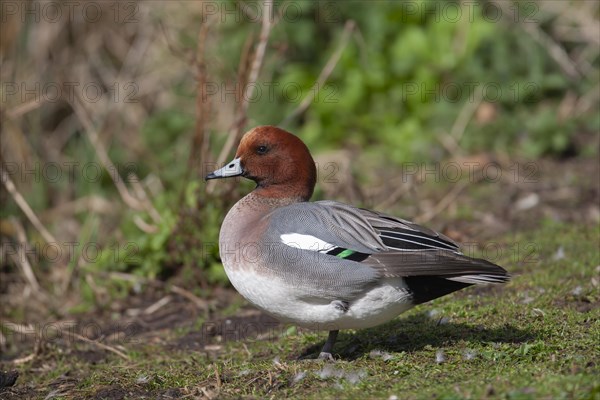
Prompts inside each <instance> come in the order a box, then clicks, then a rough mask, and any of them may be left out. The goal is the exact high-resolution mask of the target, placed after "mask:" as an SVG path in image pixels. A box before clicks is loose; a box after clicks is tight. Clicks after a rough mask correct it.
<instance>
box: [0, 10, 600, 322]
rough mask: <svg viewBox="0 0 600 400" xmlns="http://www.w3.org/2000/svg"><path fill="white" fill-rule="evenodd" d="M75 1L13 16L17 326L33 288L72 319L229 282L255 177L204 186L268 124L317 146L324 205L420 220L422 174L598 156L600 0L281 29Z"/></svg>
mask: <svg viewBox="0 0 600 400" xmlns="http://www.w3.org/2000/svg"><path fill="white" fill-rule="evenodd" d="M53 3H55V4H59V3H61V2H53ZM88 3H91V4H94V6H93V7H91V6H90V7H88V8H87V9H86V8H85V7H84V5H85V4H88ZM78 4H79V5H78V6H75V7H74V8H73V10H72V11H73V12H72V15H68V14H67V8H63V9H62V15H60V16H58V14H56V13H55V10H53V9H50V8H47V7H48V3H46V2H37V1H23V2H12V3H11V2H5V3H3V6H2V32H1V33H2V35H1V36H2V37H1V42H0V43H1V49H0V50H1V55H0V57H1V67H2V70H1V78H2V88H1V95H2V108H1V122H0V123H1V135H2V137H1V138H2V151H1V157H2V160H1V161H2V166H3V185H2V189H1V190H2V191H1V192H0V200H1V202H2V209H1V211H0V218H1V235H2V260H1V265H0V277H1V279H2V282H1V284H0V290H1V291H2V292H3V295H2V297H3V299H2V302H3V304H7V305H8V306H9V307H7V308H8V309H11V310H12V311H14V313H16V315H18V313H19V310H24V309H25V306H24V302H23V301H22V299H23V296H24V297H26V298H28V299H30V300H31V301H30V302H29V303H28V304H29V306H31V305H36V306H40V305H42V306H43V308H44V309H50V310H51V311H52V312H55V313H57V314H64V313H71V312H75V311H85V310H88V309H90V308H94V307H100V308H102V307H107V306H108V304H109V303H110V299H112V298H114V296H115V295H122V296H125V295H127V294H129V293H130V292H131V291H139V290H141V288H142V287H143V284H145V283H146V282H151V281H152V282H154V280H156V279H160V280H164V279H170V280H171V281H172V282H176V283H178V284H181V285H182V286H184V287H188V288H194V289H193V292H194V293H195V294H196V295H199V296H204V295H208V294H209V293H210V290H211V288H213V287H215V286H219V285H224V284H226V277H225V276H224V273H223V270H222V267H221V265H220V261H219V257H218V247H217V245H216V243H217V241H218V232H219V227H220V223H221V221H222V218H223V217H224V215H225V213H226V211H227V210H228V208H229V207H230V206H231V205H232V204H233V202H235V201H236V200H237V199H238V198H239V197H240V196H241V195H242V194H243V193H246V192H247V191H248V190H249V189H250V188H251V187H252V185H251V184H249V183H243V182H225V183H222V184H219V185H216V186H214V187H209V190H206V189H207V187H206V185H205V183H204V182H203V181H202V180H201V179H202V177H203V176H204V175H205V174H206V173H207V172H209V171H211V170H212V169H215V168H216V167H217V165H218V164H219V163H220V162H223V161H227V160H229V158H230V157H231V156H232V155H233V151H234V149H235V147H236V146H235V144H236V142H237V140H239V136H240V133H243V131H245V130H247V129H249V128H251V127H253V126H256V125H261V124H270V125H280V126H282V127H284V128H286V129H288V130H290V131H291V132H294V133H296V134H297V135H299V136H300V137H301V138H302V139H303V140H304V141H305V142H306V143H307V145H308V146H309V148H310V149H311V150H312V152H313V154H314V155H315V158H316V161H317V163H318V164H319V173H320V178H319V183H318V185H319V186H318V189H317V192H316V195H315V197H316V198H325V197H327V198H334V199H337V200H342V201H350V202H353V203H354V204H357V205H363V206H369V207H378V208H379V209H381V210H382V211H387V212H390V213H397V214H399V215H401V216H403V217H406V218H412V217H414V216H415V214H417V216H418V215H419V214H423V213H424V214H425V215H431V214H428V210H427V207H426V206H415V205H414V203H421V204H425V205H426V204H427V203H426V201H425V200H423V197H424V196H423V194H421V195H419V194H416V192H415V191H414V190H413V189H414V187H411V188H408V189H406V188H404V186H403V184H404V183H406V182H405V180H404V179H401V178H400V177H402V176H403V175H402V174H403V170H405V169H406V166H407V165H414V163H417V165H421V164H420V163H427V164H432V165H435V164H436V163H444V162H449V161H452V160H454V161H456V160H463V161H464V160H487V161H482V162H489V161H490V160H493V161H494V162H497V163H499V164H500V165H502V166H503V167H506V168H508V167H509V166H510V164H511V162H514V161H515V160H517V161H519V162H526V161H527V160H539V159H542V158H543V159H567V158H586V157H587V158H588V159H589V158H597V156H598V131H599V129H600V127H599V125H600V114H599V113H598V101H599V91H600V89H599V81H600V76H599V69H598V65H599V58H598V56H599V49H600V43H599V41H600V35H599V34H598V32H599V29H600V28H599V22H598V21H599V18H598V17H599V7H598V2H596V1H580V2H559V1H526V2H508V1H503V2H491V1H477V2H466V3H460V2H445V1H443V2H437V1H410V2H395V1H390V2H385V1H378V2H366V1H350V2H345V1H339V2H336V1H328V2H308V1H306V2H303V1H302V2H297V1H283V2H278V3H276V4H275V8H274V16H275V17H274V19H273V21H272V24H269V26H268V27H267V28H266V30H265V22H264V18H263V16H264V10H263V8H262V7H263V3H262V2H260V3H253V2H245V1H231V2H197V1H174V2H171V1H164V2H154V1H144V2H142V1H140V2H136V1H126V2H121V3H113V2H96V3H94V2H82V3H78ZM7 5H9V6H10V7H9V6H7ZM23 5H25V6H23ZM13 6H14V7H13ZM23 7H33V8H23ZM36 7H37V8H36ZM27 10H34V11H33V12H29V13H28V12H27ZM36 15H37V16H38V17H40V18H37V19H36V17H35V16H36ZM261 31H262V34H261ZM265 33H266V34H267V35H265ZM261 45H262V46H264V57H262V56H261V55H260V47H261ZM253 72H255V73H258V75H257V77H256V79H255V80H253V79H252V74H253ZM248 83H250V84H251V85H248ZM252 85H254V88H253V89H252V90H248V88H249V87H250V86H252ZM246 107H247V108H246ZM223 148H225V151H223V150H222V149H223ZM221 153H222V154H221ZM438 165H439V164H438ZM57 174H58V175H57ZM465 179H466V178H465ZM442 181H443V179H442ZM442 183H443V182H442ZM444 187H445V186H444ZM398 188H400V189H402V190H400V191H398ZM419 207H425V208H419ZM29 208H30V210H29V211H28V209H29ZM455 214H456V211H455ZM459 217H460V215H459V216H458V217H457V218H459ZM38 219H39V221H37V222H36V220H38ZM429 219H432V218H422V219H421V220H422V221H427V220H429ZM433 224H434V227H436V228H442V227H443V226H441V225H440V224H439V223H436V222H435V221H433ZM23 249H29V250H28V251H27V252H26V255H23V254H24V252H23V251H22V250H23ZM56 253H58V256H55V254H56ZM28 271H29V272H30V273H28ZM31 275H33V276H31ZM138 278H139V279H138ZM140 282H142V287H140ZM38 284H39V289H36V288H37V286H36V285H38ZM38 292H39V293H42V295H40V294H39V293H38ZM36 293H37V294H36ZM57 299H58V300H57ZM2 308H3V311H5V310H4V306H3V307H2ZM23 312H25V311H23Z"/></svg>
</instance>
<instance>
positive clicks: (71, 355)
mask: <svg viewBox="0 0 600 400" xmlns="http://www.w3.org/2000/svg"><path fill="white" fill-rule="evenodd" d="M599 240H600V235H599V230H598V226H573V225H566V224H560V223H545V224H543V225H542V227H541V228H539V229H537V230H535V231H532V232H530V233H525V234H518V235H514V236H512V235H511V236H510V237H504V238H500V239H499V240H498V242H499V243H515V242H516V243H534V244H535V245H536V246H535V249H536V250H535V254H533V256H534V257H531V254H529V253H527V257H524V256H523V254H518V252H517V253H515V252H510V253H508V252H507V253H506V254H505V255H503V259H502V260H498V261H499V262H500V263H501V264H503V265H505V266H506V267H508V269H509V270H510V271H511V272H512V273H513V274H514V277H513V280H512V281H511V282H510V283H509V284H507V285H505V286H503V287H491V288H470V289H467V290H464V291H462V292H458V293H456V294H454V295H451V296H447V297H445V298H441V299H438V300H435V301H433V302H431V303H429V304H425V305H422V306H419V307H417V308H415V309H413V310H411V311H409V312H408V313H405V314H403V315H402V316H400V317H399V318H396V319H394V320H393V321H391V322H389V323H387V324H385V325H382V326H379V327H376V328H372V329H367V330H362V331H357V332H352V331H344V332H342V333H341V334H340V337H339V341H338V343H337V345H336V347H335V351H336V352H337V358H338V360H337V361H336V362H335V363H323V362H319V361H312V360H306V359H304V360H298V357H299V356H309V357H312V356H315V355H316V354H317V352H318V351H319V349H320V346H322V344H323V342H324V340H325V337H326V333H324V332H306V331H304V332H302V331H299V330H297V329H295V328H292V327H278V328H276V329H272V330H270V331H269V332H268V333H267V334H266V335H263V336H259V335H258V334H256V335H254V334H249V335H248V337H249V338H250V339H249V340H245V341H242V340H231V341H227V342H221V343H219V342H217V343H216V344H213V345H211V346H207V347H204V348H202V347H201V348H200V350H198V349H193V348H189V347H185V346H178V345H177V343H178V341H180V339H181V336H182V335H184V334H188V333H189V332H187V331H186V330H170V331H166V332H165V331H163V332H162V333H158V336H157V337H154V338H150V339H148V340H147V339H140V340H135V341H134V342H133V343H132V344H131V345H127V346H126V348H127V354H128V356H129V357H130V360H129V361H125V360H123V359H121V358H118V357H117V356H113V355H112V354H110V353H106V354H103V355H102V356H101V357H100V358H99V359H97V360H94V359H92V360H91V359H90V358H89V357H88V356H87V355H86V354H87V353H86V350H82V349H84V348H86V346H87V345H82V344H75V345H73V346H72V347H71V348H69V349H67V350H66V351H65V349H62V348H59V347H58V346H56V347H50V348H47V349H45V351H44V352H43V353H42V354H41V355H40V356H39V357H38V358H36V359H35V360H34V361H32V362H30V363H26V364H24V365H23V366H22V367H21V368H20V371H21V374H22V376H21V377H20V378H19V379H20V384H21V385H19V386H17V387H16V388H14V389H12V390H13V392H6V393H5V394H7V395H15V396H16V395H17V394H18V393H20V395H23V394H24V393H25V394H28V395H37V396H42V397H43V396H46V395H48V394H49V393H53V394H54V396H55V398H71V397H76V398H82V397H83V398H88V397H95V398H111V399H115V398H137V397H143V396H147V397H151V398H169V397H179V396H183V395H190V396H191V397H193V396H198V397H202V396H204V397H208V398H214V397H223V398H232V397H235V398H237V397H243V398H268V397H274V398H283V397H292V398H315V399H316V398H340V397H341V398H385V399H387V398H390V396H397V397H398V398H409V399H411V398H440V399H471V398H472V399H481V398H499V399H539V398H548V399H550V398H552V399H562V398H564V399H572V398H576V399H599V398H600V382H599V381H598V378H597V377H598V376H599V375H600V365H599V362H600V361H599V360H600V347H599V346H598V343H600V307H599V306H600V293H599V286H598V285H599V278H598V276H599V275H600V270H599V268H600V267H599V266H600V256H599V254H598V253H599V252H598V242H599ZM559 249H560V250H559ZM230 311H231V310H230ZM230 336H231V332H230ZM18 390H21V392H18ZM23 391H25V392H23ZM9 398H10V397H9ZM15 398H18V397H15Z"/></svg>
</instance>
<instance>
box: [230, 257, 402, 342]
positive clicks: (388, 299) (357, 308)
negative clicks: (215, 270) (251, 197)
mask: <svg viewBox="0 0 600 400" xmlns="http://www.w3.org/2000/svg"><path fill="white" fill-rule="evenodd" d="M226 272H227V276H228V277H229V280H230V281H231V283H232V284H233V286H234V287H235V288H236V289H237V291H238V292H240V294H241V295H242V296H244V297H245V298H246V299H247V300H248V301H249V302H251V303H252V304H254V305H255V306H257V307H258V308H260V309H262V310H264V311H266V312H267V313H269V314H271V315H272V316H274V317H275V318H278V319H280V320H282V321H285V322H291V323H294V324H296V325H299V326H301V327H305V328H309V329H315V330H336V329H362V328H369V327H372V326H376V325H379V324H382V323H384V322H387V321H389V320H390V319H392V318H394V317H396V316H397V315H399V314H401V313H402V312H404V311H406V310H408V309H410V308H412V307H413V304H412V303H411V301H410V295H409V292H408V289H407V286H406V284H405V283H404V281H403V280H402V278H393V279H385V280H382V281H381V282H380V284H379V285H377V286H376V287H374V288H372V289H371V290H369V291H366V292H365V293H363V294H361V295H360V296H359V297H357V298H356V299H353V300H352V301H351V302H350V305H349V308H348V310H347V311H344V310H342V309H340V308H339V307H336V305H335V304H332V303H330V302H328V301H327V300H321V301H319V300H318V299H314V301H313V300H311V301H307V300H305V299H300V298H298V295H297V293H298V290H297V288H295V287H292V286H290V285H288V284H286V283H285V282H283V281H282V280H280V279H277V278H273V277H268V276H263V275H259V274H257V273H255V272H249V271H244V270H239V269H236V270H233V271H232V270H230V269H227V268H226Z"/></svg>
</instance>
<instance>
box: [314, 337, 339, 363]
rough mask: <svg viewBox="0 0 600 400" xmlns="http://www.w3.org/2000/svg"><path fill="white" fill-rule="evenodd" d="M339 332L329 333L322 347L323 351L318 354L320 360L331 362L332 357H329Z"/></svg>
mask: <svg viewBox="0 0 600 400" xmlns="http://www.w3.org/2000/svg"><path fill="white" fill-rule="evenodd" d="M338 332H339V331H329V336H328V337H327V341H326V342H325V344H324V345H323V349H322V350H321V353H320V354H319V359H320V360H331V361H333V356H332V355H331V351H332V350H333V345H334V344H335V340H336V339H337V335H338Z"/></svg>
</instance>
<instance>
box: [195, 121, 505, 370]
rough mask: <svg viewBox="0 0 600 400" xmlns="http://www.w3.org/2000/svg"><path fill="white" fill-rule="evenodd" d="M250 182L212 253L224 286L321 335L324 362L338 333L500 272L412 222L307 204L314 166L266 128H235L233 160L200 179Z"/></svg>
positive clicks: (495, 280)
mask: <svg viewBox="0 0 600 400" xmlns="http://www.w3.org/2000/svg"><path fill="white" fill-rule="evenodd" d="M233 177H243V178H246V179H250V180H252V181H254V182H255V183H256V187H255V188H254V189H253V190H252V191H251V192H250V193H248V194H247V195H245V196H244V197H242V198H241V199H240V200H239V201H238V202H237V203H236V204H235V205H234V206H233V207H232V208H231V209H230V210H229V212H228V213H227V215H226V216H225V219H224V220H223V223H222V225H221V230H220V233H219V254H220V258H221V261H222V263H223V267H224V269H225V273H226V274H227V276H228V278H229V280H230V282H231V284H232V285H233V287H234V288H235V289H236V290H237V291H238V292H239V293H240V294H241V295H242V296H243V297H244V298H245V299H246V300H247V301H248V302H250V303H251V304H253V305H254V306H256V307H258V308H259V309H261V310H263V311H264V312H266V313H267V314H269V315H271V316H273V317H275V318H276V319H278V320H280V321H282V322H284V323H291V324H294V325H297V326H299V327H302V328H308V329H314V330H318V331H327V332H328V337H327V340H326V341H325V344H324V345H323V348H322V350H321V352H320V354H319V356H318V359H324V360H334V358H333V355H332V351H333V347H334V344H335V342H336V339H337V336H338V333H339V331H340V330H345V329H354V330H355V329H365V328H370V327H374V326H377V325H380V324H383V323H385V322H387V321H389V320H391V319H393V318H395V317H396V316H398V315H400V314H401V313H403V312H405V311H407V310H409V309H411V308H412V307H414V306H416V305H418V304H422V303H425V302H428V301H430V300H433V299H436V298H438V297H441V296H444V295H447V294H450V293H452V292H455V291H457V290H460V289H463V288H466V287H468V286H471V285H489V284H502V283H505V282H507V281H509V279H510V275H509V274H508V272H507V271H506V270H505V269H504V268H502V267H500V266H498V265H496V264H494V263H492V262H490V261H487V260H484V259H479V258H472V257H468V256H466V255H464V254H463V253H461V251H460V247H459V245H458V244H457V243H456V242H454V241H453V240H452V239H450V238H449V237H447V236H445V235H443V234H441V233H438V232H436V231H434V230H431V229H429V228H426V227H423V226H420V225H418V224H416V223H413V222H410V221H408V220H404V219H402V218H398V217H395V216H392V215H388V214H384V213H381V212H378V211H372V210H368V209H365V208H359V207H355V206H352V205H348V204H344V203H341V202H337V201H332V200H321V201H310V199H311V197H312V195H313V191H314V189H315V185H316V182H317V169H316V165H315V162H314V160H313V158H312V156H311V154H310V151H309V149H308V148H307V146H306V145H305V144H304V143H303V142H302V140H301V139H300V138H298V137H297V136H295V135H293V134H292V133H290V132H287V131H285V130H283V129H281V128H279V127H276V126H258V127H255V128H253V129H251V130H250V131H248V132H247V133H245V134H244V135H243V136H242V138H241V140H240V143H239V146H238V148H237V151H236V154H235V156H234V159H233V160H232V161H231V162H229V163H227V164H225V165H224V166H223V167H222V168H220V169H217V170H216V171H213V172H211V173H209V174H208V175H207V176H206V177H205V180H211V179H223V178H233Z"/></svg>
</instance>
